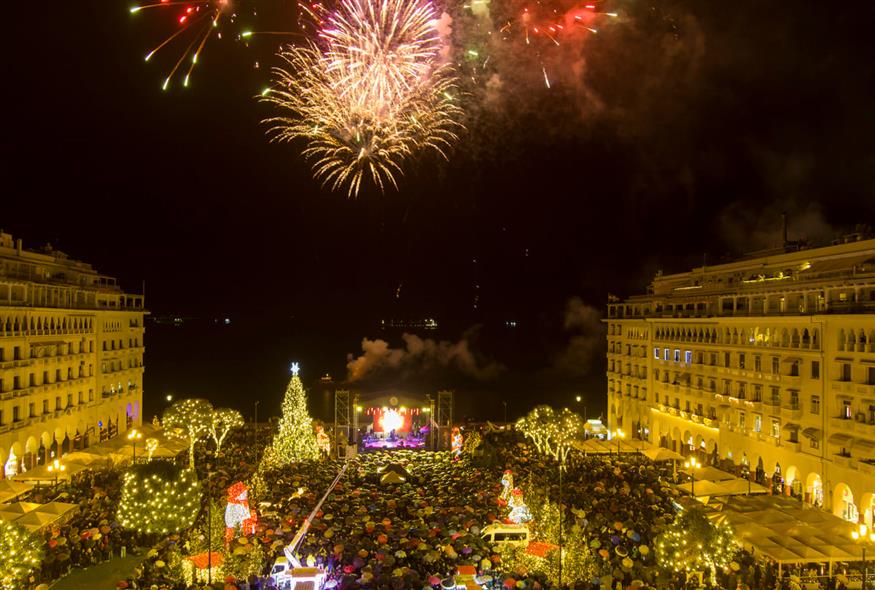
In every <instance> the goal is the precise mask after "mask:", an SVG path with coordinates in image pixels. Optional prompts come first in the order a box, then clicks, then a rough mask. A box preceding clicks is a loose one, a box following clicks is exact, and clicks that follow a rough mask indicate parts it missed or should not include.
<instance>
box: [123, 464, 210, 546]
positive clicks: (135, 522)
mask: <svg viewBox="0 0 875 590" xmlns="http://www.w3.org/2000/svg"><path fill="white" fill-rule="evenodd" d="M200 496H201V495H200V485H199V484H198V481H197V477H196V476H195V472H194V470H192V469H179V468H178V467H176V466H175V465H173V464H172V463H168V462H165V461H153V462H151V463H144V464H142V465H140V466H138V467H137V468H135V469H132V470H130V471H128V473H126V474H125V479H124V484H123V487H122V497H121V501H120V502H119V508H118V519H119V524H121V526H122V527H124V528H126V529H131V530H136V531H137V532H139V533H161V534H168V533H173V532H178V531H181V530H183V529H187V528H189V527H190V526H191V525H192V524H193V523H194V519H195V516H197V513H198V509H199V507H200Z"/></svg>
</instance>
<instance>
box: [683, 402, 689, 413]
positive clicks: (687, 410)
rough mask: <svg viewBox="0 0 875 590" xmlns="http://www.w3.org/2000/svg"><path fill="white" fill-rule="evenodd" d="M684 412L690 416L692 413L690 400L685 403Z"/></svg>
mask: <svg viewBox="0 0 875 590" xmlns="http://www.w3.org/2000/svg"><path fill="white" fill-rule="evenodd" d="M684 411H685V412H687V413H688V414H689V413H690V400H686V401H685V402H684Z"/></svg>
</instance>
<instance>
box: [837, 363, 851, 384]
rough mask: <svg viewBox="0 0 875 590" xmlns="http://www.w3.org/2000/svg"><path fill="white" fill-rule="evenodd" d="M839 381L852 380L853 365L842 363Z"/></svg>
mask: <svg viewBox="0 0 875 590" xmlns="http://www.w3.org/2000/svg"><path fill="white" fill-rule="evenodd" d="M839 375H840V376H839V381H850V380H851V363H841V364H840V365H839Z"/></svg>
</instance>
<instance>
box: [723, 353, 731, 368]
mask: <svg viewBox="0 0 875 590" xmlns="http://www.w3.org/2000/svg"><path fill="white" fill-rule="evenodd" d="M731 356H732V355H730V354H729V353H728V352H724V353H723V366H724V367H729V365H730V364H731V363H730V357H731Z"/></svg>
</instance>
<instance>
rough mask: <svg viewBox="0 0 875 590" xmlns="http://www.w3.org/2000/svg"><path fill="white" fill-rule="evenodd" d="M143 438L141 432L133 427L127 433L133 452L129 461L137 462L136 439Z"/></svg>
mask: <svg viewBox="0 0 875 590" xmlns="http://www.w3.org/2000/svg"><path fill="white" fill-rule="evenodd" d="M141 438H143V433H142V432H140V431H139V430H137V429H136V428H134V429H133V430H131V431H130V432H129V433H128V440H129V441H131V446H132V447H133V453H132V457H131V463H132V464H135V465H136V463H137V441H138V440H140V439H141Z"/></svg>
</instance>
